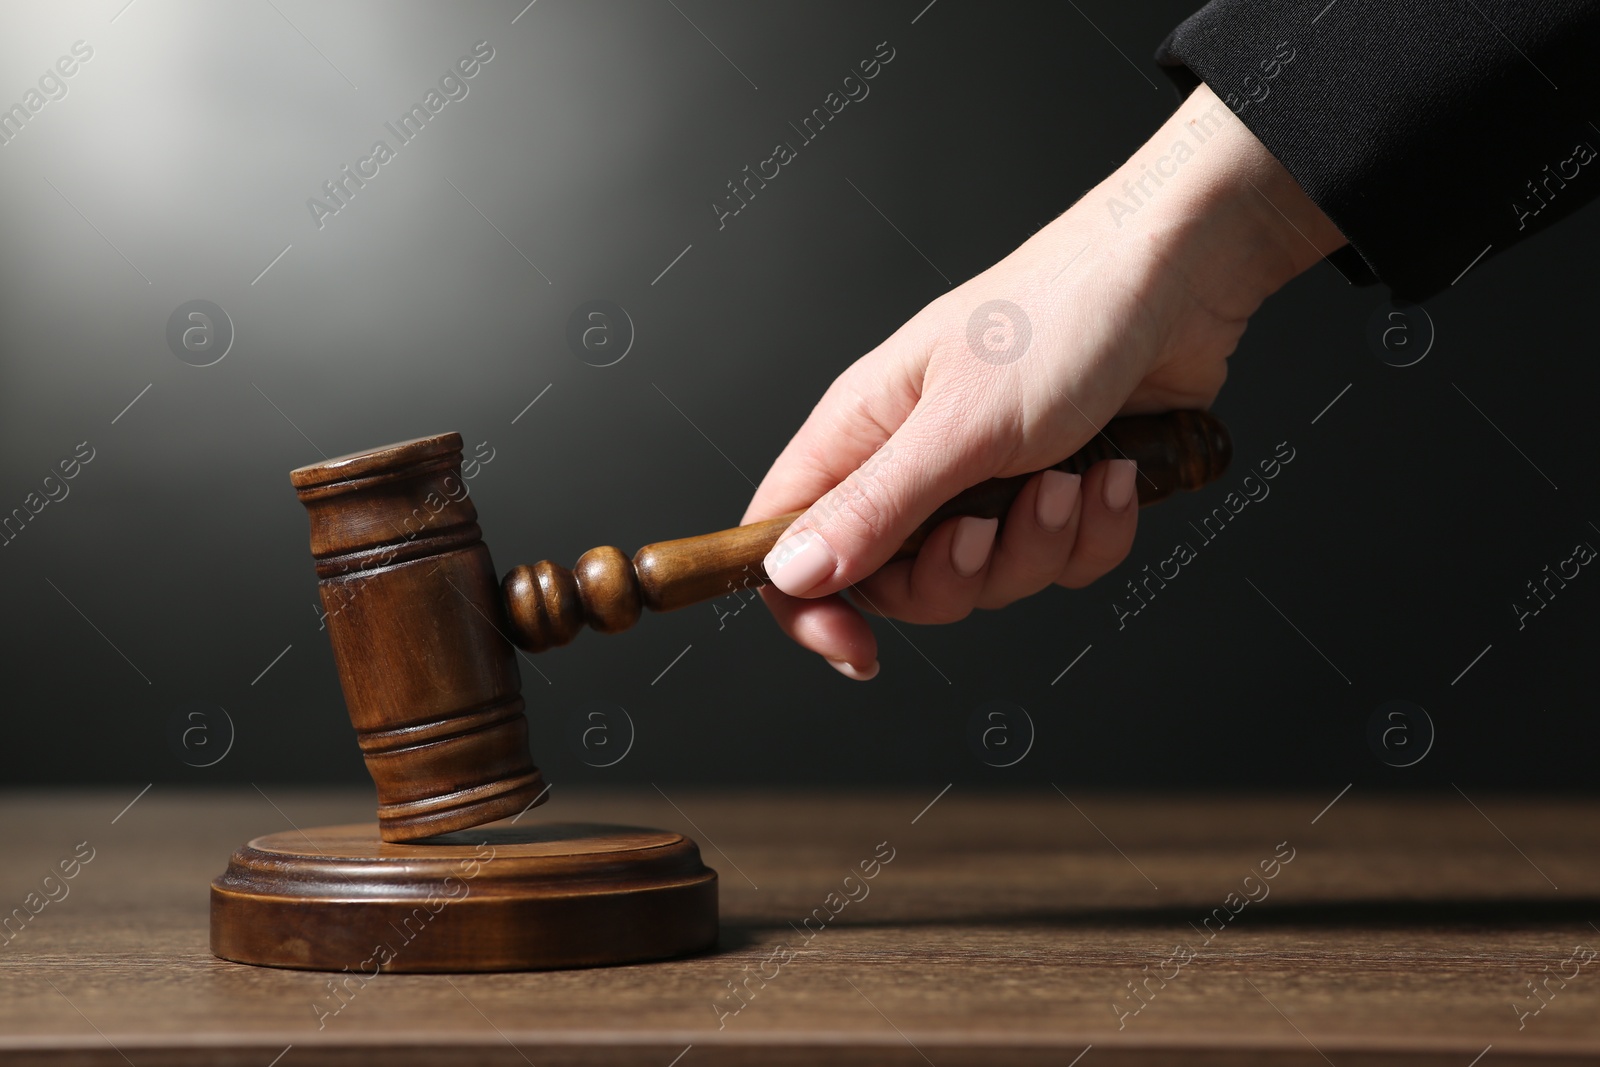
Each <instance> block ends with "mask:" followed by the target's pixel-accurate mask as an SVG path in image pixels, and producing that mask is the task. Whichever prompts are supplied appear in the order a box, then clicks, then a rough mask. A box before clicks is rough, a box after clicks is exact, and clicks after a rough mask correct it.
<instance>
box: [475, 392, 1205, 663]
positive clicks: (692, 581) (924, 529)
mask: <svg viewBox="0 0 1600 1067" xmlns="http://www.w3.org/2000/svg"><path fill="white" fill-rule="evenodd" d="M1121 457H1126V458H1128V459H1133V460H1135V461H1137V462H1138V464H1139V479H1138V483H1137V484H1138V493H1139V503H1140V506H1144V505H1147V504H1153V503H1155V502H1156V501H1158V500H1161V499H1164V498H1165V497H1167V496H1170V495H1171V494H1172V493H1174V492H1176V491H1177V490H1180V489H1199V488H1201V487H1202V486H1204V485H1207V484H1209V483H1211V482H1213V481H1215V480H1216V479H1217V478H1219V477H1220V476H1221V475H1222V472H1223V471H1224V470H1226V469H1227V466H1228V461H1229V460H1230V459H1231V458H1232V445H1231V443H1230V440H1229V437H1228V431H1227V428H1226V427H1224V426H1223V425H1222V423H1221V422H1219V421H1218V420H1217V419H1216V418H1214V417H1213V416H1212V415H1210V414H1208V413H1207V412H1204V411H1173V412H1167V413H1165V414H1161V415H1130V416H1126V417H1123V418H1120V419H1113V420H1112V421H1111V422H1110V423H1109V424H1108V425H1107V426H1106V428H1105V429H1104V430H1103V431H1102V432H1101V433H1100V434H1098V435H1096V436H1095V437H1094V439H1093V440H1091V441H1090V442H1089V443H1088V444H1087V445H1085V446H1084V447H1083V448H1081V449H1079V450H1078V451H1077V452H1075V453H1074V454H1073V455H1071V456H1069V457H1068V458H1067V459H1065V460H1063V461H1061V462H1060V463H1057V464H1056V465H1055V467H1054V469H1056V470H1062V471H1067V472H1069V473H1074V474H1082V473H1083V472H1084V471H1086V470H1088V469H1089V467H1090V466H1092V465H1093V464H1095V463H1098V462H1100V461H1101V460H1106V459H1117V458H1121ZM1034 473H1037V472H1034ZM1031 477H1033V474H1022V475H1017V476H1015V477H1011V478H993V479H990V480H989V481H987V482H983V483H981V484H979V485H975V486H973V487H972V488H970V489H968V490H967V491H966V492H964V493H961V494H960V495H959V496H957V497H955V499H953V500H951V501H949V502H948V503H947V504H945V505H944V506H943V507H941V508H939V510H937V511H936V512H934V513H933V515H932V516H930V517H929V519H928V521H927V522H925V523H923V524H922V525H921V526H919V527H918V528H917V529H916V530H915V531H914V532H913V533H912V534H911V536H910V537H908V538H907V539H906V541H905V543H904V544H903V545H901V547H900V549H899V551H898V552H896V553H895V555H894V557H893V558H894V559H904V558H906V557H908V556H912V555H915V554H916V552H917V550H918V549H919V548H921V547H922V543H923V541H924V540H926V539H927V536H928V534H930V533H931V532H932V531H933V530H934V528H935V527H937V526H938V525H939V524H940V523H942V522H944V521H945V520H946V519H949V518H951V517H953V516H956V515H977V516H981V517H984V518H998V519H1000V520H1001V521H1002V522H1004V520H1005V515H1006V511H1007V510H1008V509H1009V508H1010V506H1011V502H1012V501H1013V500H1014V499H1015V498H1016V496H1017V494H1018V493H1019V492H1021V491H1022V487H1023V486H1024V485H1025V484H1027V481H1028V479H1029V478H1031ZM801 514H802V513H801V512H799V511H794V512H790V513H789V514H787V515H779V516H777V517H776V518H772V519H767V520H765V521H763V522H757V523H751V524H750V525H748V526H738V527H734V528H733V529H730V530H722V531H719V532H717V533H711V534H703V535H701V536H698V537H686V538H682V539H680V540H676V541H662V542H659V543H657V544H653V545H646V546H645V547H644V548H641V549H640V550H639V551H638V552H637V553H636V554H635V555H634V557H633V558H632V559H631V560H630V559H629V558H628V557H627V556H626V555H624V554H623V553H622V551H621V550H620V549H616V548H612V547H610V546H606V547H603V548H594V549H590V550H589V551H588V552H585V553H584V554H583V555H582V556H580V557H579V558H578V562H577V564H576V565H575V566H574V567H573V568H572V570H570V571H569V570H567V569H566V568H565V567H561V566H558V565H557V564H554V563H551V562H550V561H549V560H544V561H542V562H539V563H535V564H533V565H532V566H528V565H526V564H524V565H522V566H519V567H515V568H513V569H512V571H511V573H509V574H507V575H506V578H505V581H504V582H503V583H502V590H503V592H504V596H505V608H506V617H507V622H508V624H509V627H510V634H509V636H510V637H511V639H512V640H513V641H514V642H515V643H516V644H518V645H520V646H521V647H522V648H525V649H527V650H528V651H530V652H541V651H543V650H544V649H546V648H550V647H553V646H556V645H564V644H566V643H567V642H569V641H571V640H572V639H573V638H574V637H576V636H577V635H578V632H579V631H580V630H582V629H583V627H584V626H588V627H589V628H590V629H593V630H598V631H600V632H601V633H618V632H620V631H622V630H626V629H628V628H629V627H630V626H632V625H633V624H634V623H636V622H638V621H639V616H640V614H641V613H642V611H643V610H644V609H645V608H649V609H650V610H651V611H673V610H675V609H677V608H682V607H688V606H689V605H691V604H699V603H702V602H704V601H707V600H712V599H714V598H716V597H719V596H724V595H726V594H727V593H728V592H730V591H731V590H734V589H739V588H753V587H755V586H759V585H765V584H766V583H767V581H768V578H767V574H766V571H765V570H764V569H763V568H762V560H763V559H764V558H765V557H766V555H767V553H768V552H769V551H771V550H772V546H773V545H774V544H776V543H777V541H778V538H779V537H780V536H781V535H782V534H783V532H784V531H785V530H787V529H788V528H789V525H790V523H792V522H794V520H795V519H796V518H798V517H799V516H800V515H801Z"/></svg>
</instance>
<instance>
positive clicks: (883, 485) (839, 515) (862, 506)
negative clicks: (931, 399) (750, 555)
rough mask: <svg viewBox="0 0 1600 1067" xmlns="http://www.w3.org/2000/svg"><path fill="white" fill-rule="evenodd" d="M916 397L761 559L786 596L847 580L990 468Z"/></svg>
mask: <svg viewBox="0 0 1600 1067" xmlns="http://www.w3.org/2000/svg"><path fill="white" fill-rule="evenodd" d="M952 421H953V420H949V419H947V418H944V417H939V416H934V415H932V414H931V413H930V411H929V405H927V404H926V403H923V404H919V405H918V406H917V408H916V409H915V410H914V411H913V412H912V413H911V417H909V418H908V419H907V420H906V421H905V422H904V423H902V424H901V426H900V428H899V429H898V430H896V431H895V432H894V433H893V434H892V435H891V436H890V438H889V440H888V441H887V442H885V443H884V445H883V446H882V447H881V448H879V449H878V451H877V452H875V453H873V454H872V456H871V457H869V458H868V459H867V461H866V462H864V463H863V464H861V466H859V467H857V468H856V469H855V470H854V471H852V472H851V473H850V474H849V475H848V476H846V478H845V479H844V481H842V482H840V483H839V484H838V485H837V486H835V487H834V488H833V489H832V490H831V491H829V492H828V493H827V494H826V495H824V496H823V497H822V498H821V499H820V500H818V501H817V502H816V503H815V504H813V505H811V507H810V508H808V509H807V510H806V512H805V514H803V515H801V516H800V517H799V518H798V519H796V520H795V521H794V522H793V523H792V524H791V525H790V526H789V529H788V530H787V531H785V533H784V535H783V537H782V538H780V539H779V541H778V543H777V544H776V545H775V546H773V549H772V551H771V552H769V553H768V554H767V557H766V559H765V560H764V561H763V563H764V566H765V568H766V571H767V576H768V577H769V578H771V580H772V584H773V585H775V586H777V587H778V588H779V589H780V590H782V591H783V592H785V593H788V594H789V595H790V596H799V597H819V596H826V595H827V594H829V593H835V592H838V591H839V590H840V589H843V588H844V587H846V586H848V585H853V584H855V583H856V582H859V581H860V580H861V579H863V578H865V577H867V576H868V575H869V574H871V573H873V572H874V571H876V570H877V569H878V568H879V567H881V566H883V565H884V564H885V563H886V562H888V560H889V558H890V557H891V556H893V555H894V554H895V552H896V551H898V550H899V548H900V546H901V544H902V543H904V541H905V539H906V538H907V537H908V536H910V534H911V532H912V531H913V530H915V529H916V528H917V526H918V525H920V524H921V523H922V522H923V521H924V520H925V519H927V517H928V516H929V515H931V514H932V513H933V512H934V510H935V509H937V508H938V507H939V506H940V505H941V504H943V503H945V501H947V500H949V499H950V498H951V497H953V496H955V495H956V494H958V493H960V492H961V491H962V490H964V489H966V488H967V487H969V486H972V485H975V484H977V483H978V482H980V481H982V480H983V479H984V478H986V477H988V476H989V475H990V474H992V473H993V470H992V467H993V464H992V462H990V459H991V457H989V456H987V455H986V453H987V452H988V451H989V450H988V449H987V448H983V447H982V446H979V447H977V448H974V442H973V441H971V440H970V439H968V438H967V435H965V434H963V433H961V432H960V430H959V429H958V427H956V426H954V425H951V422H952Z"/></svg>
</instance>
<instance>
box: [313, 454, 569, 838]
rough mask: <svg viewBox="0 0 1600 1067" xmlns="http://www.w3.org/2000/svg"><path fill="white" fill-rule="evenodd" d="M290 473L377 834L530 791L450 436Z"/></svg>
mask: <svg viewBox="0 0 1600 1067" xmlns="http://www.w3.org/2000/svg"><path fill="white" fill-rule="evenodd" d="M290 479H291V481H292V482H293V484H294V487H295V491H296V492H297V493H298V494H299V497H300V502H301V503H302V504H304V505H305V507H306V511H307V512H309V513H310V517H311V554H312V555H313V556H314V557H315V559H316V564H317V578H318V579H319V581H318V585H319V586H320V591H321V593H322V605H323V610H324V611H325V612H326V619H325V621H326V624H327V628H328V636H329V638H330V639H331V640H332V642H333V657H334V662H335V663H336V664H337V666H338V669H339V681H340V684H341V685H342V686H343V688H344V699H345V705H346V706H347V707H348V709H349V711H350V721H351V722H352V723H353V724H354V726H355V728H356V737H357V739H358V740H359V742H360V745H361V753H362V755H363V756H364V757H365V759H366V763H367V770H368V771H369V772H370V773H371V774H372V780H373V782H374V783H376V784H377V787H378V828H379V832H380V833H381V834H382V836H383V839H384V840H385V841H414V840H417V839H420V838H424V837H431V836H433V835H434V834H442V833H448V832H450V831H452V830H462V829H466V828H467V827H470V826H477V825H479V824H480V823H485V822H490V821H492V820H494V819H501V818H506V817H509V816H513V815H516V814H518V813H519V812H522V811H524V810H526V809H527V808H528V807H530V806H532V805H533V804H535V803H537V802H539V801H540V800H542V799H543V795H544V792H545V788H544V782H543V779H542V777H541V776H540V774H539V769H538V768H537V767H535V766H534V765H533V761H532V759H531V757H530V755H529V752H528V724H527V719H526V718H525V717H524V715H523V703H522V697H521V696H520V695H519V691H520V689H521V686H522V682H521V677H520V675H519V674H518V671H517V664H516V652H515V650H514V649H513V648H512V647H511V644H510V642H509V641H507V640H506V638H505V637H504V636H503V634H504V632H505V629H506V624H505V618H504V613H503V610H502V608H501V600H500V586H499V582H498V580H497V579H496V577H495V570H494V564H493V563H492V562H491V561H490V559H489V550H488V548H486V547H485V546H484V544H483V541H482V537H481V532H480V531H479V529H478V521H477V520H478V512H477V509H476V508H475V507H473V505H472V501H471V500H470V499H469V498H468V496H467V485H466V482H465V480H463V479H462V477H461V436H460V435H459V434H454V433H447V434H440V435H438V436H435V437H423V438H419V439H417V440H414V441H405V442H402V443H400V444H395V445H389V446H387V447H385V448H380V449H376V450H374V451H371V452H363V453H359V454H354V455H349V456H340V457H338V458H336V459H330V460H326V461H324V462H322V463H315V464H312V465H311V466H308V467H301V468H299V469H298V470H295V471H293V472H292V473H291V474H290Z"/></svg>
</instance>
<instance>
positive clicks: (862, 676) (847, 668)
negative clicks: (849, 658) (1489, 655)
mask: <svg viewBox="0 0 1600 1067" xmlns="http://www.w3.org/2000/svg"><path fill="white" fill-rule="evenodd" d="M828 666H830V667H832V668H833V669H834V670H836V671H838V672H839V673H840V674H842V675H844V676H845V677H846V678H849V679H850V680H851V681H853V682H870V681H872V679H874V678H876V677H877V676H878V661H877V660H873V661H872V666H870V667H868V668H867V669H866V670H860V669H859V668H857V667H854V666H852V665H851V664H849V663H846V662H845V661H844V660H842V659H830V660H828Z"/></svg>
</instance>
